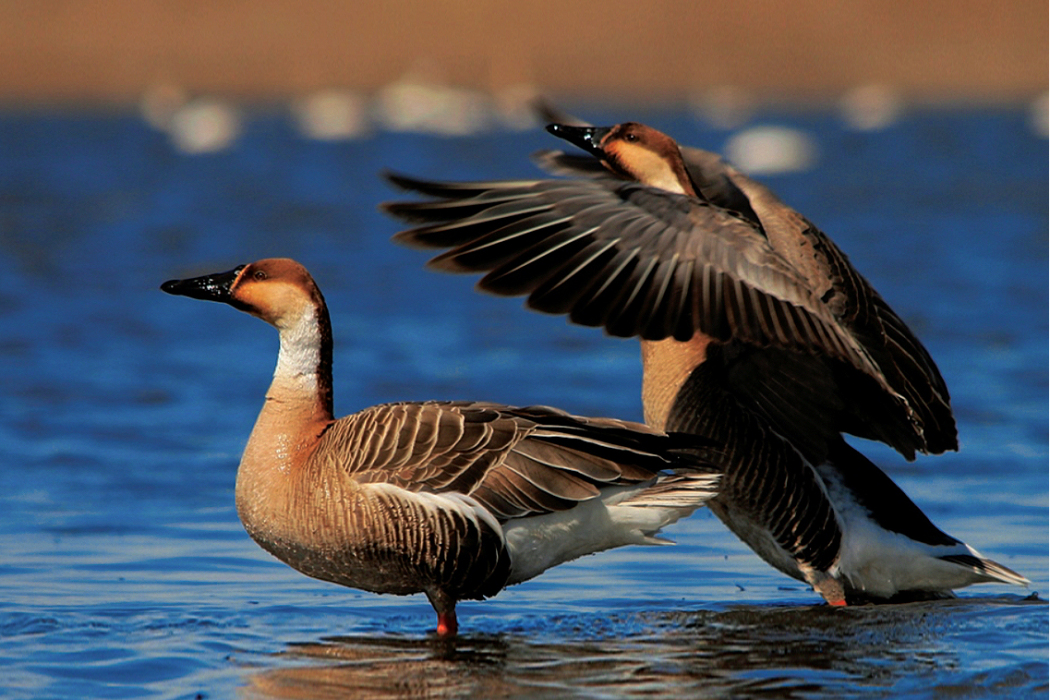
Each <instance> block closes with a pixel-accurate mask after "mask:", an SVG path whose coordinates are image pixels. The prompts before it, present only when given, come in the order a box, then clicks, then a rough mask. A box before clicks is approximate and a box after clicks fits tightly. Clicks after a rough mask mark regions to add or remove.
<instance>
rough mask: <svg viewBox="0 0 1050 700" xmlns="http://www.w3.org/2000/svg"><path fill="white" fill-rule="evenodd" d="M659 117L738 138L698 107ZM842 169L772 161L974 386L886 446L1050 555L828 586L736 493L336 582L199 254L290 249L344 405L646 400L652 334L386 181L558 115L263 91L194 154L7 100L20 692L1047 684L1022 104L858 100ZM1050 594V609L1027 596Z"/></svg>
mask: <svg viewBox="0 0 1050 700" xmlns="http://www.w3.org/2000/svg"><path fill="white" fill-rule="evenodd" d="M588 116H591V117H593V118H597V119H615V120H619V119H622V118H626V117H631V118H641V119H642V120H644V121H648V122H650V123H653V124H654V125H655V126H658V127H660V128H664V129H665V130H667V131H669V132H671V133H673V134H675V135H677V136H679V137H680V138H681V139H682V141H684V142H686V143H690V144H693V145H697V146H701V147H707V148H711V149H714V150H720V149H721V148H722V146H723V145H724V143H725V141H726V139H727V137H728V136H729V134H728V133H727V132H722V131H712V130H708V129H705V128H703V127H700V126H698V125H697V124H695V123H693V122H692V121H690V119H689V118H688V117H686V116H685V115H684V114H681V113H677V112H671V111H668V112H654V113H642V114H639V113H637V112H632V113H630V114H623V113H620V111H617V110H613V109H611V108H610V109H602V110H592V113H590V114H588ZM763 121H765V122H767V123H777V124H786V125H789V126H793V127H796V128H800V129H803V130H804V131H806V132H808V133H809V134H810V135H811V136H813V137H814V138H815V139H816V142H817V145H818V148H819V153H820V157H819V160H818V162H817V165H816V167H815V169H813V170H812V171H809V172H803V173H796V174H791V175H781V176H777V177H769V178H764V179H765V180H766V181H767V182H769V183H770V184H771V185H772V186H773V187H774V188H775V189H776V190H777V191H778V192H780V193H781V194H782V196H783V197H784V198H785V199H786V200H787V201H788V202H790V203H791V204H793V205H794V206H796V207H797V208H798V209H800V210H801V211H803V212H805V213H807V214H808V215H809V216H810V217H811V218H812V219H814V220H815V221H816V222H817V224H818V225H820V226H821V227H822V228H823V229H824V230H825V231H827V232H829V233H830V234H831V235H832V236H833V237H834V238H835V240H836V241H837V242H838V243H839V245H840V246H841V247H842V248H843V249H844V250H845V251H846V252H847V253H848V254H849V255H850V257H851V259H852V260H853V261H854V263H855V264H856V266H857V267H858V268H859V269H860V270H861V271H862V272H863V273H864V274H865V275H866V276H867V277H868V278H869V279H870V280H871V281H872V282H873V283H874V285H875V286H876V288H877V289H879V291H880V292H881V293H882V295H883V296H884V297H886V298H887V300H888V301H889V302H890V303H891V304H892V305H893V306H894V308H895V309H896V310H897V311H898V312H899V313H900V314H901V315H902V316H903V317H904V318H905V320H907V321H908V323H909V324H910V325H911V326H912V328H913V329H914V330H915V331H916V332H917V333H918V334H919V336H920V337H921V338H922V339H923V341H924V342H925V343H926V345H927V347H928V348H929V349H930V351H931V353H932V354H933V356H934V357H935V358H936V360H937V362H938V364H939V366H940V368H941V370H942V373H943V374H944V376H945V378H946V380H947V382H948V385H949V387H950V388H951V391H952V397H953V404H954V406H955V409H956V414H957V417H958V420H959V427H960V435H961V441H962V450H961V451H960V452H959V453H958V454H951V455H944V456H939V457H925V458H920V459H919V460H918V461H917V462H915V463H907V462H904V460H902V459H901V458H900V457H898V456H897V455H895V454H894V453H892V452H890V451H889V450H886V449H884V448H880V447H878V446H875V445H871V444H867V443H861V442H858V443H857V444H858V446H859V447H860V448H861V449H862V450H863V451H864V452H865V453H866V454H868V455H869V456H871V457H873V458H874V459H875V460H876V461H877V462H878V463H879V464H880V465H882V466H883V467H884V468H885V469H886V470H887V471H888V472H889V473H890V474H891V476H893V478H894V479H895V480H897V481H898V483H900V484H901V485H902V486H903V488H904V489H905V490H906V491H907V492H908V493H909V494H910V495H911V496H912V497H913V498H914V499H915V500H916V501H917V502H918V503H919V505H920V506H921V507H922V508H923V509H924V510H925V511H926V512H927V513H928V514H929V515H930V516H931V518H932V519H933V520H934V521H935V522H936V523H937V524H938V525H940V526H941V527H942V528H943V529H944V530H946V531H947V532H949V533H951V534H953V535H955V536H957V537H960V538H962V539H964V540H966V541H967V542H969V543H970V544H972V545H974V546H975V547H977V548H978V549H980V550H981V551H982V552H984V553H985V554H986V555H988V556H990V557H992V558H994V559H996V560H998V561H1000V562H1002V563H1004V564H1006V565H1007V566H1010V567H1011V568H1014V569H1016V570H1018V571H1020V572H1022V573H1023V574H1025V575H1027V576H1028V577H1029V578H1030V579H1032V582H1033V585H1032V589H1031V590H1030V591H1025V590H1023V589H1015V588H1011V587H1007V586H981V587H973V588H970V589H966V590H963V591H961V592H960V598H959V599H958V600H954V601H941V602H937V603H923V604H913V605H895V606H881V607H864V608H853V609H846V610H830V609H828V608H826V607H824V606H821V605H818V602H819V601H818V599H817V598H816V596H815V595H814V594H813V593H812V592H811V591H808V590H807V589H806V587H805V586H803V585H801V584H799V583H798V582H796V581H794V580H791V579H788V578H786V577H783V576H781V575H780V574H777V573H776V572H774V571H773V570H772V569H770V568H769V567H767V566H766V565H764V564H762V563H761V562H760V561H759V560H758V559H757V558H756V557H755V556H754V555H752V554H750V553H749V552H748V551H747V550H746V549H745V548H744V547H743V546H742V545H740V544H739V543H738V542H737V541H736V540H735V539H734V538H733V537H732V536H731V535H729V534H728V533H727V532H726V530H725V528H724V527H722V526H721V524H720V523H719V522H718V521H717V520H716V519H715V518H714V517H713V516H712V515H711V514H709V513H707V512H706V511H701V512H699V513H698V514H697V515H696V516H694V517H693V518H691V519H690V520H688V521H686V522H683V523H679V524H678V525H676V526H675V527H674V528H672V529H670V530H669V532H668V533H667V534H669V535H670V536H671V537H673V538H674V539H675V540H676V541H677V542H678V544H677V546H675V547H663V548H644V549H643V548H630V549H622V550H617V551H615V552H609V553H606V554H603V555H599V556H594V557H587V558H585V559H583V560H581V561H578V562H575V563H573V564H570V565H566V566H563V567H560V568H558V569H556V570H554V571H551V572H548V573H547V574H545V575H544V576H542V577H540V578H538V579H536V580H534V581H531V582H528V583H526V584H523V585H520V586H517V587H514V588H512V589H510V590H508V591H505V592H503V593H501V594H500V595H499V596H498V597H496V598H495V599H493V600H490V601H485V602H468V603H464V604H462V605H461V609H460V614H461V626H462V628H463V630H464V632H465V634H464V635H463V636H462V637H461V638H460V639H458V640H455V641H453V642H440V641H438V640H435V639H433V638H432V637H430V636H429V634H428V632H429V630H430V629H431V628H432V626H433V618H432V611H431V610H430V607H429V605H428V604H427V602H426V601H425V599H423V598H422V597H419V596H415V597H409V598H394V597H379V596H373V595H370V594H365V593H360V592H357V591H350V590H346V589H341V588H338V587H336V586H332V585H330V584H325V583H320V582H315V581H312V580H310V579H306V578H305V577H302V576H300V575H298V574H296V573H295V572H293V571H291V570H290V569H288V568H286V567H284V566H283V565H281V564H279V563H277V562H275V561H274V560H272V559H270V558H269V557H268V556H267V555H265V554H264V553H263V552H262V551H261V550H259V549H258V548H257V547H256V546H255V545H254V544H253V543H252V542H251V541H250V540H249V539H248V537H247V536H246V535H245V534H244V532H243V530H242V529H241V527H240V524H239V523H238V521H237V517H236V514H235V512H234V509H233V480H234V473H235V470H236V464H237V460H238V456H239V453H240V450H241V449H242V447H243V445H244V442H245V439H246V438H247V435H248V432H249V431H250V429H251V425H252V422H253V420H254V416H255V413H256V412H257V410H258V408H259V405H260V403H261V400H262V395H263V392H264V391H265V389H266V386H267V384H268V381H269V376H270V372H271V370H272V367H273V362H274V359H275V354H276V336H275V334H274V333H273V331H272V329H270V328H268V327H266V326H265V325H264V324H262V323H259V322H258V321H256V320H254V319H250V318H248V317H247V316H245V315H243V314H238V313H236V312H234V311H232V310H231V309H229V308H226V307H223V306H221V305H218V304H204V303H200V302H194V301H190V300H187V299H178V298H173V297H168V296H166V295H164V294H162V293H160V292H159V291H158V290H157V286H158V285H159V284H160V282H162V281H164V280H165V279H170V278H173V277H181V276H187V275H194V274H202V273H205V272H214V271H218V270H225V269H229V268H232V267H234V266H235V265H238V264H240V263H243V262H248V261H251V260H254V259H257V258H260V257H266V256H272V255H282V256H290V257H295V258H297V259H299V260H300V261H302V262H303V263H304V264H306V265H307V266H308V267H309V268H310V270H311V271H312V272H313V273H314V276H315V277H316V278H317V279H318V282H319V284H320V285H321V287H322V289H323V290H324V292H325V295H326V297H327V299H328V302H329V305H330V307H331V309H332V316H333V323H334V326H335V340H336V353H335V371H336V407H337V410H338V411H339V412H342V413H347V412H351V411H353V410H357V409H359V408H363V407H365V406H368V405H371V404H374V403H378V402H380V401H388V400H396V399H453V398H471V399H486V400H494V401H501V402H505V403H512V404H529V403H545V404H552V405H557V406H560V407H562V408H565V409H568V410H571V411H573V412H577V413H583V414H595V415H614V416H618V417H622V418H630V419H639V418H640V407H639V401H638V385H639V368H638V357H637V348H636V346H635V344H634V343H632V342H630V341H620V340H613V339H609V338H605V337H603V336H602V335H601V334H600V333H598V332H596V331H594V330H593V329H580V328H573V327H571V326H569V325H567V324H566V323H565V322H564V321H563V320H562V319H560V318H549V317H543V316H540V315H537V314H532V313H525V312H524V311H521V310H520V306H521V304H520V302H519V301H517V300H507V299H494V298H488V297H483V296H481V295H478V294H475V293H473V292H472V291H471V289H470V287H471V282H472V281H471V280H469V279H457V278H452V277H447V276H441V275H436V274H432V273H428V272H426V271H424V270H423V269H422V263H423V261H424V260H425V256H424V255H423V254H420V253H418V252H413V251H408V250H404V249H400V248H397V247H395V246H393V245H391V244H390V243H389V240H388V239H389V236H390V235H391V234H393V233H394V232H395V231H396V230H397V226H396V224H395V223H393V222H391V221H389V220H387V219H385V218H384V217H383V216H381V215H380V214H378V213H377V212H376V210H375V206H376V204H377V203H378V202H380V201H382V200H384V199H389V198H392V197H393V196H395V193H393V192H392V191H391V190H389V189H388V188H387V187H386V186H385V185H384V184H383V183H381V182H380V181H379V180H378V178H376V177H375V173H376V172H377V171H379V170H380V169H382V168H395V169H400V170H403V171H407V172H410V173H413V174H418V175H424V176H436V177H448V178H489V177H516V176H530V175H533V174H534V173H535V171H534V170H533V168H532V166H531V165H530V164H529V162H528V160H527V155H528V154H529V153H531V152H532V151H534V150H536V149H538V148H543V147H550V146H552V145H556V144H552V143H551V139H550V137H548V136H546V135H545V134H542V133H540V132H537V133H532V132H529V133H491V134H487V135H483V136H477V137H470V138H456V139H440V138H434V137H426V136H405V135H394V134H382V133H381V134H377V135H375V136H373V137H371V138H368V139H363V140H359V141H354V142H347V143H340V144H330V143H328V144H326V143H318V142H311V141H307V140H305V139H302V138H300V137H298V136H297V135H296V134H295V133H294V131H293V130H292V128H291V127H290V123H289V121H288V120H287V119H285V118H284V117H283V116H282V115H280V114H276V113H266V112H257V113H254V114H252V115H251V118H250V120H249V122H248V124H247V130H246V133H245V134H244V136H243V137H242V139H241V140H240V141H239V142H238V143H237V144H235V145H234V146H233V147H232V148H231V149H230V150H228V151H225V152H222V153H219V154H214V155H205V156H196V157H187V156H183V155H180V154H178V153H177V152H175V151H174V150H173V149H172V147H171V146H170V144H169V142H168V140H167V138H166V137H165V136H164V135H163V134H160V133H157V132H154V131H152V130H151V129H150V128H148V127H147V126H145V125H144V124H142V123H141V122H140V121H139V120H138V119H137V118H135V117H134V116H130V115H97V114H96V115H87V114H45V113H32V114H0V362H2V363H3V366H4V367H5V368H6V369H7V372H6V373H5V374H6V376H5V380H4V382H3V383H0V417H2V420H0V454H2V455H3V456H4V469H2V470H0V688H3V690H2V691H0V694H2V695H4V696H6V697H13V698H43V697H47V698H59V697H62V698H66V697H68V698H85V697H104V698H134V697H161V698H183V697H185V698H192V697H228V696H233V695H237V694H238V693H243V694H245V695H247V696H249V697H299V698H304V697H305V698H309V697H346V696H353V695H358V696H367V697H395V696H396V697H402V696H408V697H538V696H543V697H636V696H646V697H681V696H689V695H693V696H701V697H704V696H711V697H727V696H732V697H759V698H767V697H768V698H779V697H791V698H795V697H798V698H802V697H805V698H821V697H824V698H838V697H851V696H853V697H856V696H885V697H901V696H911V697H973V696H998V697H1045V695H1046V692H1047V644H1048V625H1047V607H1046V605H1045V603H1044V602H1043V601H1044V600H1045V597H1046V591H1047V590H1048V582H1047V568H1048V558H1047V531H1048V530H1047V525H1048V522H1047V490H1048V481H1047V467H1046V465H1047V260H1048V256H1047V231H1048V222H1047V198H1046V185H1047V178H1048V174H1047V158H1046V141H1045V139H1040V138H1037V137H1035V136H1033V135H1031V134H1030V133H1029V131H1028V130H1027V127H1026V124H1025V113H1024V111H1023V110H1020V109H1019V110H1016V111H1014V110H969V111H933V112H918V113H914V114H912V115H910V116H908V117H907V118H906V119H904V120H903V121H902V122H900V123H898V124H897V125H895V126H893V127H891V128H890V129H887V130H885V131H881V132H876V133H855V132H849V131H847V130H845V129H844V128H842V126H841V125H840V123H839V122H838V121H837V119H836V118H835V117H834V116H833V115H832V114H830V113H827V114H824V113H815V114H802V115H799V114H794V115H790V114H789V115H783V114H781V115H776V114H769V115H764V119H763ZM1032 592H1036V593H1037V594H1038V596H1037V598H1035V599H1032V598H1028V597H1027V596H1029V595H1030V594H1031V593H1032Z"/></svg>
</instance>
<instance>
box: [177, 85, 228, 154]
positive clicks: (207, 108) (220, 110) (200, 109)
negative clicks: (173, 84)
mask: <svg viewBox="0 0 1050 700" xmlns="http://www.w3.org/2000/svg"><path fill="white" fill-rule="evenodd" d="M168 132H169V135H170V136H171V141H172V143H173V144H174V145H175V147H176V148H177V149H179V150H180V151H182V152H183V153H190V154H197V153H215V152H217V151H222V150H225V149H226V148H229V147H230V145H232V144H233V142H234V141H236V140H237V137H238V136H240V133H241V115H240V112H239V111H238V110H237V109H236V108H235V107H233V106H232V105H229V104H226V103H225V102H222V101H220V100H217V99H214V98H199V99H195V100H192V101H190V102H187V103H186V104H184V105H183V106H181V107H180V108H179V109H177V110H176V111H175V113H174V114H173V115H172V117H171V123H170V125H169V128H168Z"/></svg>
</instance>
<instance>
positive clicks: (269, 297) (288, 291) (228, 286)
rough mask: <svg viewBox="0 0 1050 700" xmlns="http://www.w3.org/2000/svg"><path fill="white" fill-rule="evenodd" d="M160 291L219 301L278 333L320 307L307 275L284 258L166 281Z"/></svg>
mask: <svg viewBox="0 0 1050 700" xmlns="http://www.w3.org/2000/svg"><path fill="white" fill-rule="evenodd" d="M160 288H161V290H162V291H165V292H167V293H168V294H175V295H178V296H185V297H191V298H193V299H204V300H206V301H221V302H223V303H225V304H229V305H230V306H232V307H234V308H235V309H239V310H241V311H244V312H246V313H249V314H251V315H252V316H256V317H258V318H261V319H262V320H264V321H266V322H267V323H269V324H271V325H272V326H274V327H276V328H277V329H278V330H282V331H283V330H287V329H290V328H292V327H294V326H295V325H297V323H298V322H299V321H300V320H301V319H302V318H303V317H305V316H309V315H316V314H317V312H318V310H319V309H320V308H323V307H324V298H323V297H322V296H321V292H320V290H319V289H318V288H317V285H316V284H315V283H314V280H313V278H312V277H311V276H310V273H309V272H307V271H306V268H305V267H303V266H302V265H300V264H299V263H297V262H296V261H294V260H289V259H288V258H267V259H266V260H259V261H257V262H253V263H249V264H247V265H240V266H238V267H235V268H233V269H232V270H229V271H227V272H218V273H214V274H210V275H203V276H201V277H193V278H190V279H183V280H170V281H168V282H165V283H164V284H162V285H161V287H160Z"/></svg>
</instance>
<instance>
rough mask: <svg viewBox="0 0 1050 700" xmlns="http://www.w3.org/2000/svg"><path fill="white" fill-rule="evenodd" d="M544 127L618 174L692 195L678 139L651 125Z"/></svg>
mask: <svg viewBox="0 0 1050 700" xmlns="http://www.w3.org/2000/svg"><path fill="white" fill-rule="evenodd" d="M547 131H548V132H550V133H551V134H554V135H555V136H557V137H559V138H562V139H565V140H566V141H568V142H569V143H571V144H573V145H575V146H577V147H579V148H582V149H583V150H585V151H587V152H588V153H590V154H591V155H593V156H594V157H595V158H597V159H598V160H600V161H601V162H602V164H603V165H604V166H605V167H606V168H608V169H609V170H611V171H612V172H614V173H616V174H617V175H619V176H620V177H624V178H626V179H628V180H634V181H636V182H640V183H642V184H643V185H648V186H650V187H659V188H660V189H664V190H667V191H669V192H675V193H677V194H688V195H692V196H696V191H695V190H694V188H693V183H692V181H691V180H690V179H689V175H688V174H687V173H686V169H685V163H684V162H683V160H682V152H681V150H680V149H679V148H678V143H677V142H676V141H675V140H674V139H672V138H671V137H670V136H668V135H667V134H665V133H663V132H661V131H657V130H656V129H654V128H652V127H651V126H646V125H645V124H639V123H638V122H624V123H622V124H617V125H616V126H569V125H566V124H550V125H548V126H547Z"/></svg>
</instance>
